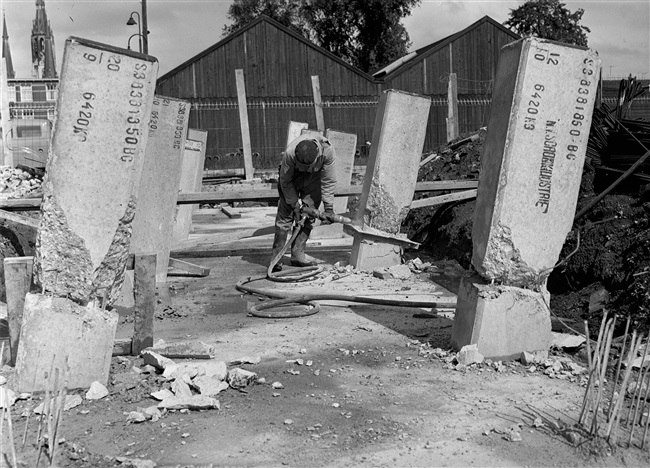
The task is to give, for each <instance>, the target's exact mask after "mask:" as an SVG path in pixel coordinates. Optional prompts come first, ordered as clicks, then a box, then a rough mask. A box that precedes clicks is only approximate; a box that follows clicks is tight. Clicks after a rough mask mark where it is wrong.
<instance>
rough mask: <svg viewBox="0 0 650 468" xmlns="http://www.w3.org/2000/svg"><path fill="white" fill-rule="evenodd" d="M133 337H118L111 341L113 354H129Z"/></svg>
mask: <svg viewBox="0 0 650 468" xmlns="http://www.w3.org/2000/svg"><path fill="white" fill-rule="evenodd" d="M132 344H133V339H132V338H118V339H116V340H115V341H114V342H113V356H131V351H132V350H133V348H132Z"/></svg>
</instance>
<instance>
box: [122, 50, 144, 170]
mask: <svg viewBox="0 0 650 468" xmlns="http://www.w3.org/2000/svg"><path fill="white" fill-rule="evenodd" d="M147 68H148V66H147V64H146V63H142V62H136V63H135V65H134V68H133V74H132V77H133V81H132V82H131V90H130V91H129V106H130V108H129V111H128V114H129V116H128V117H127V118H126V123H127V127H126V135H125V137H124V147H123V148H122V155H121V156H120V159H121V160H122V161H124V162H131V161H133V158H134V157H135V155H136V154H137V152H138V142H139V141H140V122H141V120H142V118H143V117H144V116H143V115H142V113H143V112H142V105H143V104H144V101H143V98H144V97H145V96H144V93H143V91H142V89H143V88H144V87H145V85H146V84H147V82H146V80H147Z"/></svg>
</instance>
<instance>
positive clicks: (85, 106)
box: [72, 52, 121, 143]
mask: <svg viewBox="0 0 650 468" xmlns="http://www.w3.org/2000/svg"><path fill="white" fill-rule="evenodd" d="M82 57H83V58H84V59H85V60H87V61H88V62H90V63H95V64H97V65H98V66H102V67H103V66H106V69H107V70H109V71H112V72H116V71H119V70H120V61H121V59H120V57H119V55H113V54H104V53H103V52H100V53H91V52H86V53H84V54H83V55H82ZM81 97H82V98H83V100H82V101H81V106H80V107H81V109H79V111H78V113H77V119H76V120H75V123H74V124H73V125H72V133H74V134H75V135H77V138H78V139H79V141H80V142H81V143H84V142H85V141H86V140H88V134H89V132H90V130H91V129H92V127H93V123H94V120H93V119H94V115H95V105H94V103H93V101H94V100H95V98H96V97H97V96H96V95H95V93H92V92H90V91H88V90H85V91H84V90H82V91H81Z"/></svg>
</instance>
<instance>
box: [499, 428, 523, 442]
mask: <svg viewBox="0 0 650 468" xmlns="http://www.w3.org/2000/svg"><path fill="white" fill-rule="evenodd" d="M503 438H504V439H505V440H507V441H508V442H521V441H522V438H521V428H520V427H519V426H518V425H516V424H515V425H513V426H512V427H510V428H509V429H508V430H507V431H506V432H505V434H504V435H503Z"/></svg>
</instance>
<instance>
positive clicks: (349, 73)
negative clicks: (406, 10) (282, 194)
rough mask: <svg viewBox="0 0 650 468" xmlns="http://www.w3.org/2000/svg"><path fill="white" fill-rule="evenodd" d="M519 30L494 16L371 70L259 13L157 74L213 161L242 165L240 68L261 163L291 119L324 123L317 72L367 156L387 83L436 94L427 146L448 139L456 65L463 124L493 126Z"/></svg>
mask: <svg viewBox="0 0 650 468" xmlns="http://www.w3.org/2000/svg"><path fill="white" fill-rule="evenodd" d="M517 38H518V36H517V35H516V34H514V33H513V32H511V31H509V30H508V29H506V28H505V27H503V26H502V25H500V24H499V23H497V22H496V21H494V20H492V19H491V18H489V17H487V16H486V17H484V18H482V19H480V20H479V21H477V22H475V23H474V24H472V25H470V26H469V27H467V28H466V29H464V30H463V31H460V32H458V33H456V34H453V35H451V36H449V37H447V38H444V39H442V40H440V41H437V42H435V43H433V44H431V45H429V46H427V47H423V48H421V49H419V50H417V51H415V52H413V53H411V54H409V55H407V56H406V57H405V58H404V59H400V60H398V61H397V62H395V63H394V64H391V65H390V66H388V67H386V68H384V69H383V70H380V71H379V72H378V73H375V74H374V76H371V75H369V74H367V73H364V72H363V71H361V70H359V69H357V68H356V67H353V66H351V65H349V64H348V63H346V62H344V61H343V60H342V59H340V58H339V57H337V56H335V55H334V54H332V53H330V52H328V51H326V50H325V49H323V48H321V47H319V46H317V45H315V44H313V43H312V42H310V41H309V40H307V39H305V38H304V37H302V36H301V35H300V34H298V33H296V32H294V31H293V30H291V29H290V28H287V27H285V26H283V25H282V24H280V23H278V22H276V21H274V20H272V19H270V18H268V17H265V16H261V17H259V18H257V19H256V20H255V21H253V22H251V23H249V24H248V25H246V26H245V27H243V28H241V29H239V30H238V31H236V32H235V33H233V34H231V35H230V36H228V37H226V38H224V39H223V40H222V41H220V42H218V43H216V44H215V45H213V46H212V47H210V48H208V49H206V50H204V51H203V52H201V53H199V54H198V55H196V56H194V57H192V58H190V59H189V60H187V61H186V62H184V63H182V64H181V65H179V66H178V67H176V68H174V69H173V70H170V71H169V72H167V73H166V74H164V75H162V76H161V77H159V79H158V85H157V89H156V92H157V93H158V94H160V95H164V96H170V97H176V98H180V99H186V100H188V101H190V102H191V104H192V112H191V116H190V126H191V127H193V128H201V129H204V130H207V131H208V144H207V151H206V156H207V158H206V168H214V169H217V168H219V169H225V168H237V167H243V159H242V156H241V149H240V148H241V134H240V129H239V114H238V108H237V87H236V81H235V70H236V69H242V70H243V72H244V77H245V83H246V97H247V102H248V116H249V127H250V134H251V146H252V151H253V165H254V166H255V168H260V169H261V168H274V167H276V166H277V165H278V163H279V158H280V153H281V151H282V150H283V149H284V146H285V144H286V134H287V126H288V123H289V122H290V121H297V122H307V123H309V126H310V128H316V117H315V112H314V100H313V99H314V98H313V96H314V95H313V90H312V80H311V77H312V76H318V77H319V84H320V92H321V96H322V102H323V113H324V119H325V126H326V127H327V128H333V129H336V130H340V131H344V132H350V133H355V134H356V135H357V137H358V140H357V141H358V148H357V156H358V158H359V161H360V162H363V159H364V156H365V155H366V154H367V149H368V148H367V144H366V143H367V142H368V141H370V139H371V138H372V127H373V125H374V119H375V113H376V108H377V103H378V102H379V96H380V94H381V92H382V91H383V90H386V89H400V90H403V91H408V92H413V93H418V94H423V95H427V96H429V97H431V98H432V102H433V106H432V110H431V115H430V120H429V131H428V134H427V137H426V143H425V150H429V149H433V148H435V147H436V146H438V145H439V144H440V143H443V142H445V141H446V131H445V118H446V115H447V104H446V103H447V79H448V76H449V73H451V72H454V73H456V74H457V76H458V88H459V105H460V110H459V115H460V130H461V132H463V131H471V130H475V129H477V128H479V127H480V126H483V125H485V124H486V123H487V109H488V107H489V101H490V91H491V83H492V80H493V78H494V74H495V71H496V63H497V60H498V57H499V50H500V48H501V47H502V46H503V45H505V44H507V43H509V42H512V41H513V40H515V39H517Z"/></svg>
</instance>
